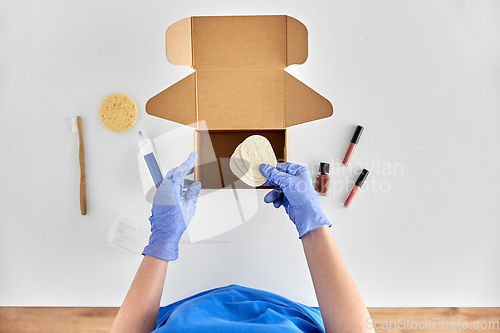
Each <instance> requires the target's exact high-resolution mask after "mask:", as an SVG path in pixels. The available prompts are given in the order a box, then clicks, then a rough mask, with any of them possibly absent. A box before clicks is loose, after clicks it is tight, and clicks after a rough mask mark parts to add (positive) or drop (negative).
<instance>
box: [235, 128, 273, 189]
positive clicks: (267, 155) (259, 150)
mask: <svg viewBox="0 0 500 333" xmlns="http://www.w3.org/2000/svg"><path fill="white" fill-rule="evenodd" d="M276 163H277V161H276V156H275V155H274V151H273V148H272V146H271V144H270V142H269V141H268V140H267V138H265V137H263V136H261V135H252V136H249V137H248V138H246V139H245V140H244V141H243V142H242V143H241V144H240V145H239V146H238V147H236V149H235V151H234V153H233V155H232V156H231V160H230V163H229V167H230V168H231V171H232V172H233V173H234V174H235V175H236V177H238V178H240V179H241V180H242V181H243V182H245V183H246V184H248V185H250V186H252V187H257V186H260V185H262V184H264V183H265V182H266V180H267V179H266V178H265V177H264V176H263V175H262V174H261V173H260V171H259V166H260V165H261V164H270V165H272V166H274V167H276Z"/></svg>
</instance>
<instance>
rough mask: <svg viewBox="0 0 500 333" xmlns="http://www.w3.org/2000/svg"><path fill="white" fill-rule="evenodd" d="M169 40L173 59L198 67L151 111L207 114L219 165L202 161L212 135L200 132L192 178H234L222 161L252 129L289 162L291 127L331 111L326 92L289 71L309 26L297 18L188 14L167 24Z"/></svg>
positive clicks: (180, 119) (209, 183)
mask: <svg viewBox="0 0 500 333" xmlns="http://www.w3.org/2000/svg"><path fill="white" fill-rule="evenodd" d="M166 44H167V58H168V60H169V61H170V62H171V63H172V64H174V65H186V66H190V67H192V68H194V69H195V70H196V71H195V72H194V73H192V74H191V75H189V76H187V77H186V78H184V79H182V80H181V81H179V82H177V83H176V84H174V85H172V86H171V87H169V88H167V89H166V90H164V91H162V92H161V93H159V94H158V95H156V96H154V97H152V98H151V99H150V100H149V101H148V103H147V104H146V112H147V113H149V114H151V115H154V116H157V117H160V118H163V119H168V120H171V121H175V122H177V123H180V124H185V125H192V124H195V123H197V122H199V121H205V124H206V128H207V129H208V132H209V133H208V134H210V139H211V140H212V145H213V147H214V151H215V154H216V157H217V161H218V163H217V164H218V166H217V167H216V166H215V165H211V164H210V163H209V164H207V165H206V166H203V161H204V159H203V151H202V146H203V145H201V146H200V144H202V143H203V142H204V141H206V140H207V139H208V138H207V137H206V134H207V133H206V131H198V132H197V133H195V142H197V144H196V146H195V149H196V150H197V151H198V153H199V155H200V157H199V160H198V167H197V168H196V169H195V171H196V172H195V178H196V179H198V180H200V181H202V183H203V188H221V187H226V186H228V185H230V184H232V183H233V182H234V179H232V178H234V176H232V177H230V176H226V174H225V170H229V166H228V165H227V166H226V165H225V164H227V163H226V162H227V159H228V158H229V157H230V156H231V154H232V152H233V151H234V148H236V146H237V145H238V144H239V143H241V141H243V140H244V139H245V138H246V137H247V136H250V135H252V134H261V135H264V136H266V134H267V136H266V137H267V138H268V139H269V141H270V142H271V144H272V146H273V149H274V150H275V153H276V156H277V158H278V160H279V161H280V160H281V161H284V160H286V149H287V143H286V127H289V126H292V125H297V124H301V123H305V122H308V121H312V120H316V119H321V118H326V117H329V116H331V115H332V114H333V108H332V105H331V103H330V102H329V101H328V100H327V99H326V98H324V97H322V96H321V95H319V94H318V93H316V92H315V91H314V90H312V89H311V88H309V87H308V86H306V85H305V84H303V83H302V82H300V81H299V80H297V79H296V78H294V77H293V76H292V75H290V74H288V73H287V72H285V71H284V69H285V68H286V67H287V66H289V65H292V64H302V63H304V62H305V60H306V59H307V29H306V27H305V26H304V25H303V24H302V23H301V22H299V21H298V20H296V19H294V18H292V17H289V16H285V15H280V16H218V17H216V16H213V17H191V18H186V19H183V20H180V21H178V22H176V23H174V24H172V25H171V26H170V27H169V28H168V29H167V33H166ZM269 136H271V137H269ZM238 140H239V141H238ZM222 161H226V162H224V163H223V162H222ZM212 164H213V163H212ZM217 168H218V170H217ZM230 174H231V175H232V173H231V172H230ZM240 183H241V182H240Z"/></svg>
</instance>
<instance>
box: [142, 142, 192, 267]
mask: <svg viewBox="0 0 500 333" xmlns="http://www.w3.org/2000/svg"><path fill="white" fill-rule="evenodd" d="M197 159H198V155H197V154H196V152H194V151H193V152H191V154H190V155H189V157H188V158H187V160H186V161H184V162H183V163H182V164H181V165H180V166H179V167H178V168H173V169H172V170H170V171H169V172H168V173H167V174H166V175H165V178H163V181H162V183H161V185H160V187H158V189H157V190H156V194H155V196H154V198H153V208H152V209H151V217H150V218H149V221H150V222H151V236H150V237H149V244H148V246H146V247H145V248H144V251H143V252H142V254H143V255H149V256H153V257H156V258H159V259H162V260H166V261H174V260H176V259H177V258H178V257H179V240H180V239H181V236H182V234H183V233H184V231H185V230H186V228H187V226H188V225H189V222H190V221H191V219H192V218H193V216H194V213H195V210H196V202H197V201H198V194H199V193H200V190H201V183H200V182H193V183H192V184H191V185H190V186H189V187H187V189H186V191H184V178H186V176H187V175H188V174H189V172H190V171H191V169H192V168H193V167H194V164H195V163H196V160H197Z"/></svg>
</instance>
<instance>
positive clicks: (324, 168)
mask: <svg viewBox="0 0 500 333" xmlns="http://www.w3.org/2000/svg"><path fill="white" fill-rule="evenodd" d="M329 172H330V163H325V162H321V163H320V164H319V173H326V174H328V173H329Z"/></svg>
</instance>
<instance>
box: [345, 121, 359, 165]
mask: <svg viewBox="0 0 500 333" xmlns="http://www.w3.org/2000/svg"><path fill="white" fill-rule="evenodd" d="M361 133H363V126H361V125H358V126H357V127H356V130H355V131H354V135H353V136H352V139H351V143H350V144H349V147H347V151H346V152H345V156H344V159H343V160H342V164H343V165H344V166H347V165H348V164H349V160H350V159H351V156H352V153H354V148H356V145H357V144H358V141H359V138H360V137H361Z"/></svg>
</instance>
